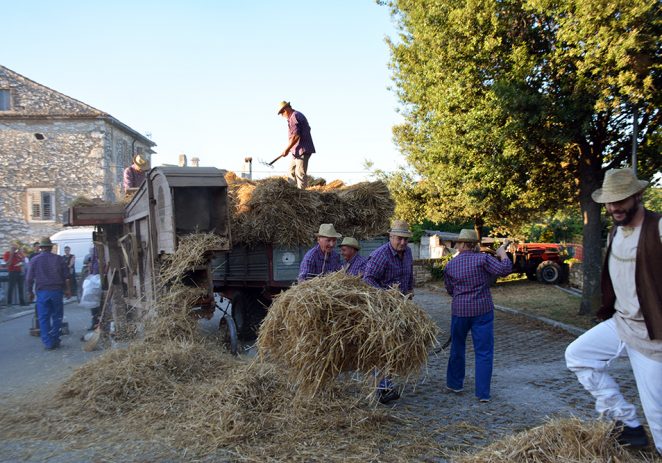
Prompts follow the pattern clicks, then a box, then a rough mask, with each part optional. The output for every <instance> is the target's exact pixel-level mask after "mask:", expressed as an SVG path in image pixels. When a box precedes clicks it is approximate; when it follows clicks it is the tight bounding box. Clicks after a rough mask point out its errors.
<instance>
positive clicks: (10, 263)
mask: <svg viewBox="0 0 662 463" xmlns="http://www.w3.org/2000/svg"><path fill="white" fill-rule="evenodd" d="M3 258H4V260H5V262H6V263H7V271H8V273H9V275H8V276H9V288H8V290H7V305H12V302H14V301H15V302H20V303H21V305H26V304H25V295H24V293H23V264H24V262H25V256H24V255H23V252H22V251H21V250H20V249H19V243H18V242H13V243H12V244H11V247H10V248H9V251H5V254H4V256H3ZM14 293H18V297H17V298H16V299H14Z"/></svg>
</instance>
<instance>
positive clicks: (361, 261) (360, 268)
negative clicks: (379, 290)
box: [342, 254, 368, 275]
mask: <svg viewBox="0 0 662 463" xmlns="http://www.w3.org/2000/svg"><path fill="white" fill-rule="evenodd" d="M367 263H368V258H367V257H363V256H361V255H359V254H354V257H352V258H351V259H350V260H349V262H347V261H346V262H344V263H343V266H342V267H343V268H344V269H345V271H346V272H347V273H349V274H350V275H363V272H365V266H366V264H367Z"/></svg>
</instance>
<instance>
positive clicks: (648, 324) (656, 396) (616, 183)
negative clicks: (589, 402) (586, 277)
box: [565, 169, 662, 454]
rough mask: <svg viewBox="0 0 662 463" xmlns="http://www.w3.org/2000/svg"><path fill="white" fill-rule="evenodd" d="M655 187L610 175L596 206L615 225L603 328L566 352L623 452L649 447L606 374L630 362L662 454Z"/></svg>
mask: <svg viewBox="0 0 662 463" xmlns="http://www.w3.org/2000/svg"><path fill="white" fill-rule="evenodd" d="M647 185H648V182H646V181H644V180H638V179H637V177H636V176H635V174H634V172H633V171H632V170H631V169H612V170H609V171H608V172H607V173H606V175H605V179H604V183H603V184H602V188H599V189H597V190H596V191H594V192H593V195H592V196H593V200H594V201H595V202H597V203H603V204H605V208H606V209H607V213H608V214H609V215H611V217H612V219H613V220H614V228H613V229H612V230H611V233H610V235H609V240H608V243H607V253H606V257H605V262H604V266H603V269H602V306H601V308H600V310H599V311H598V318H599V319H601V320H604V321H602V322H601V323H600V324H599V325H596V326H594V327H593V328H591V329H590V330H588V331H587V332H586V333H584V334H582V335H581V336H580V337H579V338H577V339H576V340H575V341H573V342H572V343H571V344H570V345H569V346H568V348H567V349H566V351H565V360H566V364H567V365H568V368H569V369H570V370H571V371H573V372H574V373H575V374H576V375H577V378H578V379H579V382H580V383H581V384H582V386H584V388H586V390H587V391H589V392H590V393H591V394H592V395H593V397H594V398H595V409H596V411H597V412H598V413H599V414H600V415H604V416H606V417H608V418H611V419H612V420H614V421H615V422H616V430H617V432H618V435H617V439H618V441H619V442H620V443H621V444H623V445H630V446H631V447H646V446H647V445H648V437H647V435H646V431H645V430H644V428H643V426H642V425H641V423H640V422H639V419H638V418H637V410H636V408H635V406H634V405H633V404H632V403H630V402H628V401H627V400H625V398H624V397H623V395H622V394H621V392H620V389H619V387H618V384H617V383H616V381H615V380H614V378H612V377H611V376H610V375H609V374H608V373H607V368H608V367H609V364H610V363H611V362H612V361H613V360H614V359H616V358H617V357H620V356H626V357H628V358H629V360H630V366H631V367H632V372H633V373H634V378H635V380H636V382H637V390H638V391H639V399H640V400H641V406H642V408H643V410H644V415H645V416H646V420H647V421H648V426H649V427H650V432H651V434H652V436H653V441H654V442H655V448H656V449H657V451H658V452H659V453H660V454H662V272H661V270H662V220H661V218H662V216H661V215H660V214H657V213H655V212H652V211H648V210H646V209H645V208H644V206H643V204H642V194H643V190H644V188H646V186H647Z"/></svg>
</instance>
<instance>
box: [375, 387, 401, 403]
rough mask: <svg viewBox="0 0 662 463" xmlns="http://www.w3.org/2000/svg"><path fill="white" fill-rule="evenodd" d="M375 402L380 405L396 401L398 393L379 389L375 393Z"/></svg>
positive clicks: (392, 390)
mask: <svg viewBox="0 0 662 463" xmlns="http://www.w3.org/2000/svg"><path fill="white" fill-rule="evenodd" d="M377 398H378V399H377V400H379V403H380V404H387V403H389V402H390V401H392V400H398V399H399V398H400V393H399V392H398V391H397V390H396V389H393V388H391V389H380V390H379V392H378V393H377Z"/></svg>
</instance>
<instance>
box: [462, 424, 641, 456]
mask: <svg viewBox="0 0 662 463" xmlns="http://www.w3.org/2000/svg"><path fill="white" fill-rule="evenodd" d="M612 429H613V423H610V422H604V421H591V422H589V423H585V422H583V421H581V420H579V419H577V418H564V419H560V418H557V419H553V420H550V421H549V422H547V423H545V424H544V425H542V426H538V427H535V428H532V429H529V430H527V431H524V432H520V433H518V434H515V435H513V436H509V437H506V438H504V439H501V440H499V441H496V442H494V443H493V444H491V445H489V446H487V447H485V448H483V449H481V450H480V451H479V452H477V453H474V454H471V455H466V456H463V457H461V458H459V459H457V460H456V461H458V463H517V462H522V463H525V462H526V463H557V462H559V461H562V462H567V463H575V462H576V463H602V462H608V461H613V462H636V461H641V460H639V459H637V458H635V457H634V456H633V455H631V454H630V453H628V451H627V450H625V448H624V447H622V446H620V445H619V444H618V442H617V441H616V439H615V438H614V437H613V436H611V431H612Z"/></svg>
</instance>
